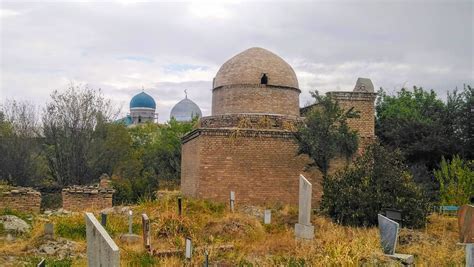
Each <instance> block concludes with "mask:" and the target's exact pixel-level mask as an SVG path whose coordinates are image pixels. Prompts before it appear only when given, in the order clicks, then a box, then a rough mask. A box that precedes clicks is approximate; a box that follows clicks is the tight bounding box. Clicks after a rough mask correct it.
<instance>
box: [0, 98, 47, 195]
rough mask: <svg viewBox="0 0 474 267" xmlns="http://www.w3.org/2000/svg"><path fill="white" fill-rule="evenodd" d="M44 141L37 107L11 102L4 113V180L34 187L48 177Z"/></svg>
mask: <svg viewBox="0 0 474 267" xmlns="http://www.w3.org/2000/svg"><path fill="white" fill-rule="evenodd" d="M41 142H42V139H41V138H40V136H39V127H38V112H37V108H36V106H35V105H33V104H31V103H29V102H26V101H16V100H7V101H6V103H5V104H4V105H3V108H2V112H0V154H1V155H2V156H1V157H0V179H2V180H6V181H8V182H9V183H11V184H13V185H19V186H32V185H35V184H37V183H38V182H39V181H40V180H41V179H42V178H44V176H46V173H45V168H44V165H45V162H44V158H43V155H42V153H41V149H40V146H41Z"/></svg>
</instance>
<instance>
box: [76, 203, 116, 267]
mask: <svg viewBox="0 0 474 267" xmlns="http://www.w3.org/2000/svg"><path fill="white" fill-rule="evenodd" d="M85 220H86V239H87V265H88V266H102V267H119V266H120V250H119V247H118V246H117V244H115V242H114V240H113V239H112V238H111V237H110V235H109V234H108V233H107V231H106V230H105V229H104V227H103V226H102V225H101V224H100V223H99V221H98V220H97V219H96V218H95V216H94V214H92V213H90V212H86V213H85Z"/></svg>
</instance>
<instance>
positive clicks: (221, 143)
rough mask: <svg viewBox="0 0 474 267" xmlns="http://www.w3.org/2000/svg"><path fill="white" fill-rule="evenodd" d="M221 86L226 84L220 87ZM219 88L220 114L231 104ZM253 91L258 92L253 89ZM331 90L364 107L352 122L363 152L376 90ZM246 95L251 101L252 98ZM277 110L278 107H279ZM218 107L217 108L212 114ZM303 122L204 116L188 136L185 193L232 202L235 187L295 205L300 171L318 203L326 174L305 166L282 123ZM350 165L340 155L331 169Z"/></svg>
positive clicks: (255, 197) (346, 103)
mask: <svg viewBox="0 0 474 267" xmlns="http://www.w3.org/2000/svg"><path fill="white" fill-rule="evenodd" d="M221 89H223V88H220V89H218V90H221ZM235 89H236V88H233V89H232V90H235ZM263 89H265V88H263ZM218 90H216V91H214V97H213V107H214V108H216V107H217V112H218V113H219V112H220V110H219V109H221V108H223V109H227V107H224V106H225V105H223V103H225V101H227V100H224V101H222V100H221V99H218V98H216V96H218ZM237 90H239V89H238V88H237ZM242 93H246V92H242ZM249 94H255V92H252V93H251V92H250V91H249ZM329 94H332V95H333V97H334V98H335V99H337V100H338V101H339V104H340V105H341V106H342V107H343V108H344V109H349V108H351V107H354V108H355V109H356V110H358V111H360V118H357V119H351V120H350V121H349V126H350V127H351V128H352V129H355V130H357V131H358V132H359V135H360V138H361V139H360V145H359V151H358V152H359V153H362V152H363V151H364V149H365V148H366V147H367V145H368V144H369V143H371V142H373V140H374V139H375V134H374V124H375V121H374V99H375V94H374V93H364V92H331V93H329ZM222 97H227V96H226V95H224V96H222ZM242 99H245V100H244V101H249V99H251V97H243V98H242ZM256 99H259V97H257V98H256ZM215 101H218V102H219V101H222V102H220V103H218V104H219V105H221V106H218V105H216V103H215ZM228 101H230V100H228ZM262 101H263V100H262ZM237 102H238V101H237ZM257 102H258V101H257ZM257 102H255V103H247V104H246V105H255V107H253V108H254V110H255V109H258V108H259V106H258V105H257V104H256V103H257ZM226 105H229V106H230V107H229V109H228V110H235V111H236V112H238V110H239V109H242V110H243V109H244V107H243V106H242V107H241V106H240V105H241V103H230V102H229V103H226ZM232 105H234V106H232ZM237 107H238V108H237ZM275 107H279V105H275ZM281 108H283V107H281ZM276 109H278V108H274V110H276ZM214 112H215V110H213V114H214ZM240 112H243V111H240ZM282 112H283V111H282ZM298 113H299V109H298ZM291 115H295V114H291ZM296 116H297V115H296ZM254 117H255V118H254ZM263 117H267V118H268V119H270V120H271V121H272V123H270V125H269V127H264V128H260V127H259V123H258V120H259V119H261V118H263ZM242 119H249V120H250V123H246V125H248V126H246V127H241V126H239V124H240V122H241V120H242ZM252 120H253V122H252ZM298 121H299V119H298V118H295V117H286V118H285V117H282V116H272V115H269V114H266V115H249V114H233V115H213V116H211V117H204V118H202V119H201V124H200V128H198V129H196V130H194V131H193V132H191V133H189V134H187V135H186V136H185V137H184V138H183V146H182V149H183V150H182V162H181V172H182V173H181V189H182V191H183V194H185V195H186V196H191V197H198V198H204V199H212V200H217V201H222V202H227V201H228V200H229V193H230V191H235V193H236V199H237V200H236V201H237V203H239V202H240V203H251V204H259V205H265V204H267V203H287V204H293V205H295V204H297V201H298V198H297V197H298V176H299V174H300V173H302V174H303V175H305V177H306V178H307V179H308V180H309V181H310V182H311V183H312V184H313V205H314V206H318V205H319V202H320V199H321V197H322V184H321V181H322V174H321V173H320V172H319V171H318V170H317V169H316V168H312V169H309V170H308V169H306V166H307V164H308V163H309V162H310V159H309V158H308V157H307V156H304V155H297V148H298V145H297V143H296V142H295V140H294V139H293V133H292V132H291V131H288V130H287V131H285V130H284V127H283V123H285V124H288V122H295V123H297V122H298ZM244 128H245V129H244ZM347 164H349V162H347V161H346V160H345V159H335V160H333V161H332V162H331V164H330V166H331V167H330V170H329V172H330V173H334V172H336V171H337V170H340V169H342V168H343V167H344V166H346V165H347Z"/></svg>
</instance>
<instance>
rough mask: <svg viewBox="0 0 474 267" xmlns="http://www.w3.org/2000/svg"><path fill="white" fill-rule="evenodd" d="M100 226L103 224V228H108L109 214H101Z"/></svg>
mask: <svg viewBox="0 0 474 267" xmlns="http://www.w3.org/2000/svg"><path fill="white" fill-rule="evenodd" d="M100 224H102V226H104V227H106V226H107V213H104V212H101V213H100Z"/></svg>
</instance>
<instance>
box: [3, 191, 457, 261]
mask: <svg viewBox="0 0 474 267" xmlns="http://www.w3.org/2000/svg"><path fill="white" fill-rule="evenodd" d="M183 204H184V215H183V216H182V217H179V216H178V215H177V205H176V194H173V196H172V197H164V198H162V199H160V200H159V201H144V202H143V203H141V204H139V205H137V206H135V207H133V210H134V213H135V214H136V215H135V216H134V224H135V227H134V232H136V233H137V234H140V231H141V230H140V225H141V218H140V216H139V214H141V213H143V212H146V213H147V214H148V216H149V217H150V219H151V221H152V231H153V241H152V245H153V248H155V249H183V248H184V238H185V237H186V236H190V237H191V238H192V239H193V245H194V246H195V247H204V248H206V250H207V251H209V255H210V257H209V258H210V261H211V262H212V263H219V264H220V265H223V266H235V265H243V266H303V265H304V266H329V265H338V266H339V265H344V266H346V265H349V266H356V265H357V266H358V265H365V266H379V265H394V266H397V263H396V262H394V261H391V260H389V259H388V258H387V257H385V256H384V255H383V254H382V252H381V249H380V245H379V243H380V241H379V234H378V229H377V228H354V227H344V226H340V225H338V224H335V223H333V222H332V221H331V220H330V219H328V218H326V217H324V216H320V215H315V216H314V217H313V224H314V226H315V232H316V236H315V239H314V240H312V241H305V242H301V241H296V240H295V238H294V233H293V226H294V223H295V221H296V220H297V213H296V209H294V208H292V207H287V206H285V207H274V208H273V212H272V222H273V224H272V225H263V223H262V219H261V218H256V217H254V216H251V215H248V214H246V213H244V212H242V211H238V212H235V213H230V212H229V211H228V208H227V207H225V206H224V205H222V204H216V203H211V202H208V201H202V200H185V201H184V203H183ZM53 220H54V221H55V222H56V223H60V222H61V221H68V222H71V220H72V221H75V222H76V223H77V224H80V223H84V218H83V216H82V215H77V216H71V217H56V218H54V219H53ZM456 223H457V220H456V218H455V217H444V216H439V215H432V216H431V217H430V218H429V223H428V224H427V227H426V228H425V229H421V230H410V229H402V231H401V235H400V242H399V243H400V244H399V247H398V248H397V252H399V253H409V254H413V255H415V258H416V264H417V266H458V265H463V260H464V252H463V247H461V246H458V245H456V243H457V224H456ZM107 228H108V230H109V232H110V233H111V235H112V237H113V238H114V240H115V241H116V242H117V244H118V245H119V247H120V248H121V259H122V262H123V264H124V266H183V265H184V264H188V265H193V266H198V265H200V264H202V262H203V260H204V255H203V252H202V251H201V252H195V253H194V255H193V260H192V262H186V261H185V260H184V259H183V257H182V256H172V257H163V258H158V257H151V256H148V255H147V253H146V252H145V251H144V249H143V247H142V246H141V245H140V244H137V245H126V244H122V243H120V241H119V238H118V237H119V234H120V233H123V232H126V231H127V229H128V228H127V219H126V215H119V214H116V215H111V216H109V219H108V227H107ZM42 229H43V222H41V221H40V220H38V219H36V220H35V222H34V224H33V231H32V233H31V235H30V236H29V237H25V238H24V239H21V240H20V241H18V242H15V243H10V244H7V243H0V255H24V251H25V250H26V249H27V248H28V246H31V245H32V244H33V245H34V244H35V241H36V240H38V238H39V237H40V236H41V232H42ZM76 242H78V244H79V251H82V252H83V251H84V250H85V241H84V240H81V239H80V238H79V239H76ZM223 244H232V245H234V249H233V250H232V251H226V252H222V251H218V250H217V246H219V245H223ZM22 253H23V254H22ZM85 264H86V261H85V259H84V258H82V259H76V260H74V261H73V265H75V266H85Z"/></svg>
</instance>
